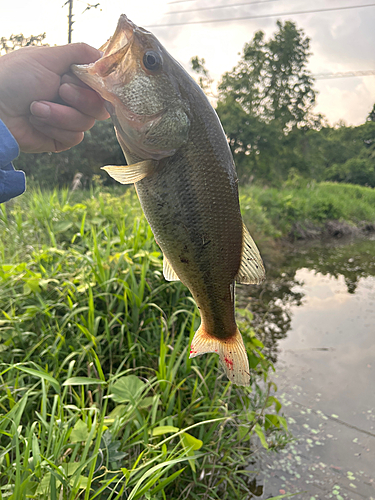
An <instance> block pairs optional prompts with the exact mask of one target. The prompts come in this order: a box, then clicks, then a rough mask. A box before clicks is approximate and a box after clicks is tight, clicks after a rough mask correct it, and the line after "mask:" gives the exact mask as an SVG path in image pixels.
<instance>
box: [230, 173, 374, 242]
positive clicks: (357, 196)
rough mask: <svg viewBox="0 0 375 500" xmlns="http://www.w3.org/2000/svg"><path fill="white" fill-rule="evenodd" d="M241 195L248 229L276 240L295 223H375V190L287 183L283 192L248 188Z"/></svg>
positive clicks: (350, 186)
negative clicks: (332, 221)
mask: <svg viewBox="0 0 375 500" xmlns="http://www.w3.org/2000/svg"><path fill="white" fill-rule="evenodd" d="M240 192H241V206H242V211H243V215H244V219H245V221H246V223H247V224H248V226H249V227H250V228H251V229H253V231H254V232H255V233H258V234H261V235H265V236H269V237H273V238H275V237H285V236H287V235H288V233H289V232H290V230H291V228H292V226H293V224H295V223H300V224H302V225H303V224H306V223H310V224H311V223H312V224H314V225H316V226H317V227H321V226H323V225H324V223H325V222H327V221H329V220H340V221H346V222H348V223H349V224H352V225H358V224H360V223H362V222H370V223H372V224H374V223H375V189H372V188H368V187H363V186H357V185H353V184H336V183H332V182H323V183H315V182H314V181H311V182H310V184H308V183H306V182H304V183H302V185H300V186H298V183H297V186H293V183H292V182H291V183H286V185H285V186H283V187H282V188H280V189H276V188H262V187H259V186H248V187H245V188H243V189H241V191H240Z"/></svg>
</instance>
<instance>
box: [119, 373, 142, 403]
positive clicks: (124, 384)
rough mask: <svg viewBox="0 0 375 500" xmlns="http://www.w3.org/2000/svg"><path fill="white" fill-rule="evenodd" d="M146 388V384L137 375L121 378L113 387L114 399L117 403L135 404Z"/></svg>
mask: <svg viewBox="0 0 375 500" xmlns="http://www.w3.org/2000/svg"><path fill="white" fill-rule="evenodd" d="M145 388H146V384H145V383H144V382H142V380H141V379H139V378H138V377H136V376H135V375H127V376H126V377H121V378H119V379H118V380H117V381H116V382H115V383H114V384H113V386H112V387H111V393H112V398H113V400H114V401H116V402H117V403H128V402H129V403H134V402H135V401H136V400H137V398H139V396H140V395H141V394H142V392H143V390H144V389H145Z"/></svg>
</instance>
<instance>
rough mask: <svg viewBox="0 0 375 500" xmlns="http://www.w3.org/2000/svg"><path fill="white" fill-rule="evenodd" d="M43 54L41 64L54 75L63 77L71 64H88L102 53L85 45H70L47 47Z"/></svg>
mask: <svg viewBox="0 0 375 500" xmlns="http://www.w3.org/2000/svg"><path fill="white" fill-rule="evenodd" d="M49 49H50V50H49V51H48V53H47V52H46V51H44V53H43V61H41V62H43V64H44V66H45V67H47V68H48V69H50V70H51V71H53V72H54V73H56V74H59V75H63V74H64V73H67V72H68V71H69V68H70V66H71V65H72V64H89V63H92V62H94V61H96V60H97V59H99V58H100V57H101V55H102V53H101V52H100V51H99V50H97V49H94V47H91V46H90V45H87V44H86V43H70V44H69V45H60V46H56V47H49Z"/></svg>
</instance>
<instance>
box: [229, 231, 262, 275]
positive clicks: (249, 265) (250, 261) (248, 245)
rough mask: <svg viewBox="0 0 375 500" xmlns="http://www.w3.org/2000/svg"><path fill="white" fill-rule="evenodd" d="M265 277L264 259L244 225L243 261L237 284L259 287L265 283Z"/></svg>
mask: <svg viewBox="0 0 375 500" xmlns="http://www.w3.org/2000/svg"><path fill="white" fill-rule="evenodd" d="M265 277H266V272H265V269H264V265H263V261H262V257H261V256H260V253H259V250H258V248H257V246H256V244H255V243H254V240H253V238H252V237H251V236H250V233H249V231H248V230H247V228H246V226H245V224H243V245H242V260H241V265H240V268H239V270H238V273H237V276H236V281H237V283H245V284H248V285H258V284H259V283H262V281H264V279H265Z"/></svg>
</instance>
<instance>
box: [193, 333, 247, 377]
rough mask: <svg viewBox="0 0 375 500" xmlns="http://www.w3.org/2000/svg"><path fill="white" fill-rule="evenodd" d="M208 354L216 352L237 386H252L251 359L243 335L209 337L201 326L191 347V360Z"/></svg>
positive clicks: (226, 372) (228, 375)
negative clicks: (220, 337)
mask: <svg viewBox="0 0 375 500" xmlns="http://www.w3.org/2000/svg"><path fill="white" fill-rule="evenodd" d="M206 352H215V353H216V354H218V355H219V358H220V362H221V364H222V366H223V368H224V371H225V374H226V376H227V377H228V379H229V380H230V381H231V382H233V383H234V384H236V385H245V386H246V385H250V373H249V359H248V357H247V352H246V349H245V345H244V343H243V339H242V335H241V334H240V332H239V330H238V329H237V331H236V333H235V334H234V335H233V336H232V337H229V338H227V339H219V338H217V337H213V336H212V335H209V334H208V333H207V332H206V331H205V330H204V328H203V326H202V325H201V326H200V327H199V329H198V330H197V331H196V333H195V335H194V337H193V340H192V342H191V347H190V356H189V357H190V358H195V356H200V355H201V354H205V353H206Z"/></svg>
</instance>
